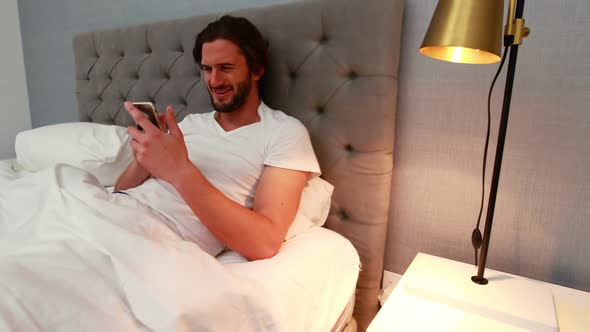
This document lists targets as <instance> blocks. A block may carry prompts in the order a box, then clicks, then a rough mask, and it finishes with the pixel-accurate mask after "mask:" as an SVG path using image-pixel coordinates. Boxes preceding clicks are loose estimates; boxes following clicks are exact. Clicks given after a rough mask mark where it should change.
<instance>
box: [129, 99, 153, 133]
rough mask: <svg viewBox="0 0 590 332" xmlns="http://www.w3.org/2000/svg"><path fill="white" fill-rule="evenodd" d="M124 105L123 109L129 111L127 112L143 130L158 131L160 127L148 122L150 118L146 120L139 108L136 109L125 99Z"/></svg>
mask: <svg viewBox="0 0 590 332" xmlns="http://www.w3.org/2000/svg"><path fill="white" fill-rule="evenodd" d="M124 105H125V109H126V110H127V112H129V114H131V117H132V118H133V120H134V121H135V123H137V124H138V125H140V126H141V128H143V130H144V131H146V132H154V131H160V128H156V126H154V125H153V124H152V123H151V122H150V120H148V118H146V117H145V116H144V115H143V113H141V111H140V110H138V109H137V108H136V107H135V106H133V104H132V103H131V102H129V101H126V102H125V104H124Z"/></svg>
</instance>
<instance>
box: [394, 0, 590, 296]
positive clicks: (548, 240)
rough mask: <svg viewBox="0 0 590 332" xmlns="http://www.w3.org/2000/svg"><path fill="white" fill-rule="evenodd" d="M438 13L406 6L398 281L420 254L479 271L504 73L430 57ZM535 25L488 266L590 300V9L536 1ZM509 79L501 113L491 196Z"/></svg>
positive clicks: (579, 0)
mask: <svg viewBox="0 0 590 332" xmlns="http://www.w3.org/2000/svg"><path fill="white" fill-rule="evenodd" d="M435 5H436V1H435V0H428V1H424V0H407V1H406V11H405V19H404V39H403V42H402V43H403V51H402V58H401V67H400V82H401V86H400V91H399V110H398V114H397V120H396V121H397V122H396V148H395V149H396V150H395V166H394V167H395V171H394V178H393V186H392V206H391V210H390V223H389V229H388V242H387V250H386V257H385V259H386V260H385V269H386V270H390V271H393V272H396V273H403V272H404V271H405V269H406V268H407V267H408V265H409V263H410V262H411V260H412V259H413V257H414V256H415V255H416V253H417V252H425V253H429V254H434V255H438V256H443V257H447V258H451V259H456V260H460V261H463V262H469V263H472V262H473V261H474V253H473V249H472V248H471V242H470V238H471V232H472V230H473V228H474V224H475V221H476V219H477V213H478V210H479V202H480V201H479V200H480V195H481V162H482V155H483V152H482V151H483V143H484V135H485V125H486V108H485V107H486V98H487V92H488V88H489V84H490V83H491V80H492V78H493V74H494V73H495V71H496V69H497V65H458V64H451V63H445V62H441V61H437V60H432V59H429V58H427V57H424V56H422V55H420V54H419V53H418V48H419V46H420V43H421V42H422V38H423V37H424V34H425V32H426V29H427V27H428V22H429V21H430V18H431V16H432V13H433V12H434V8H435ZM524 17H525V19H526V22H527V25H528V26H530V27H531V29H532V33H531V36H529V37H528V38H526V39H525V40H524V43H523V45H522V46H521V47H520V50H519V53H518V54H519V56H518V64H517V70H516V81H515V85H514V94H513V98H512V109H511V114H510V119H509V125H508V135H507V141H506V146H505V153H504V162H503V167H502V173H501V179H500V189H499V192H498V199H497V204H496V210H495V220H494V227H493V231H492V236H491V245H490V252H489V256H488V267H490V268H494V269H498V270H501V271H506V272H510V273H516V274H520V275H524V276H527V277H532V278H536V279H540V280H543V281H549V282H553V283H557V284H561V285H565V286H570V287H574V288H578V289H582V290H586V291H590V260H589V259H588V252H590V241H589V240H588V239H589V238H590V204H589V203H588V202H589V201H590V172H589V171H588V170H589V169H590V137H589V136H590V109H589V106H588V105H590V93H589V91H590V34H588V33H587V32H586V31H588V30H590V2H588V1H587V0H567V1H566V0H560V1H556V0H537V1H527V3H526V4H525V10H524ZM505 69H506V68H505ZM504 72H505V70H504ZM503 76H504V75H502V78H501V79H500V81H499V82H498V83H497V85H496V90H495V95H494V96H495V97H494V99H493V104H492V122H493V124H492V136H491V141H492V144H491V146H490V151H491V152H490V155H491V157H490V158H489V159H488V165H489V166H490V167H489V168H488V173H487V179H488V181H487V183H488V186H489V179H490V178H491V170H492V168H491V165H492V164H493V156H494V152H495V141H496V137H497V124H498V121H499V114H500V110H501V97H502V95H503V91H504V78H503ZM486 192H487V190H486ZM486 196H487V194H486ZM484 215H485V211H484ZM483 224H484V221H482V224H481V229H482V231H483Z"/></svg>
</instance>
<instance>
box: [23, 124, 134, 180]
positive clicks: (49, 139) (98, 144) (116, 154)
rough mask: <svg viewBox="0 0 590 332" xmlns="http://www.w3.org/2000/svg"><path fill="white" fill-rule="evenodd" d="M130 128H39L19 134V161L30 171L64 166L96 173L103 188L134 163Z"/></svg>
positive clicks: (95, 126)
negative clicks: (129, 133)
mask: <svg viewBox="0 0 590 332" xmlns="http://www.w3.org/2000/svg"><path fill="white" fill-rule="evenodd" d="M128 145H129V137H128V135H127V128H125V127H121V126H114V125H103V124H97V123H90V122H72V123H62V124H56V125H50V126H45V127H39V128H35V129H31V130H26V131H23V132H20V133H19V134H17V135H16V140H15V144H14V148H15V150H16V158H17V162H18V163H19V164H20V166H21V167H22V168H23V169H25V170H27V171H31V172H36V171H39V170H42V169H44V168H47V167H50V166H52V165H54V164H57V163H65V164H70V165H73V166H76V167H78V168H81V169H83V170H85V171H88V172H90V173H92V174H94V175H95V176H96V177H97V178H98V180H99V181H100V183H101V184H102V185H103V186H105V187H106V186H112V185H114V184H115V182H116V180H117V178H118V177H119V175H120V174H121V173H122V172H123V171H124V170H125V168H127V166H128V165H129V163H130V162H131V161H132V160H133V152H132V151H131V149H128V148H127V147H128Z"/></svg>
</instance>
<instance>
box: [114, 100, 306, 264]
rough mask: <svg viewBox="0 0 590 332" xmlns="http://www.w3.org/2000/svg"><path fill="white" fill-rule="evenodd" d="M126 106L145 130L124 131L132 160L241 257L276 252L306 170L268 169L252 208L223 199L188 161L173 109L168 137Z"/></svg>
mask: <svg viewBox="0 0 590 332" xmlns="http://www.w3.org/2000/svg"><path fill="white" fill-rule="evenodd" d="M125 107H126V108H127V110H128V111H129V113H130V114H131V116H132V117H133V119H134V120H135V122H136V123H137V124H139V125H140V126H141V127H142V128H143V129H144V131H142V132H140V131H139V130H138V129H137V128H135V127H129V128H128V132H129V136H130V137H131V138H132V140H131V148H132V149H133V154H134V156H135V160H136V161H137V162H138V163H139V164H140V165H141V166H142V167H143V168H144V169H146V170H147V172H149V174H151V175H152V176H154V177H157V178H159V179H162V180H164V181H166V182H168V183H170V184H172V185H173V186H174V188H176V190H177V191H178V193H179V194H180V195H181V196H182V198H183V199H184V200H185V202H186V203H187V204H188V205H189V206H190V208H191V209H192V210H193V212H194V213H195V215H196V216H197V217H199V219H200V220H201V222H203V223H204V224H205V225H206V226H207V228H208V229H209V230H210V231H211V233H213V235H215V236H216V237H217V238H218V239H219V240H220V241H221V242H223V243H225V245H227V246H228V247H230V248H232V249H233V250H235V251H237V252H238V253H240V254H241V255H242V256H244V257H246V258H248V259H252V260H255V259H263V258H269V257H272V256H274V255H275V254H276V253H277V251H278V250H279V248H280V247H281V244H282V243H283V240H284V239H285V235H286V234H287V231H288V229H289V226H290V225H291V223H292V221H293V219H294V218H295V214H296V213H297V209H298V208H299V201H300V200H301V193H302V192H303V187H304V186H305V183H306V182H307V179H308V176H309V174H308V173H307V172H302V171H295V170H288V169H284V168H277V167H271V166H266V167H265V169H264V170H263V172H262V176H261V178H260V181H259V182H258V187H257V189H256V196H255V197H254V207H253V209H252V210H250V209H248V208H246V207H244V206H242V205H240V204H238V203H236V202H234V201H232V200H231V199H229V198H228V197H226V196H225V195H224V194H223V193H222V192H221V191H219V190H218V189H217V188H215V187H214V186H213V185H212V184H211V183H210V182H209V181H208V180H207V179H206V178H205V176H203V174H202V173H201V171H200V170H199V169H198V168H197V167H196V166H195V165H194V164H193V163H192V162H191V161H190V159H189V157H188V151H187V149H186V144H185V142H184V137H183V135H182V131H181V130H180V128H179V127H178V123H177V122H176V117H175V115H174V112H173V110H172V107H170V106H169V107H168V108H167V110H166V122H167V125H168V128H169V129H170V130H169V133H168V134H166V133H165V132H163V131H161V130H160V129H158V128H157V127H155V126H154V125H153V124H152V123H150V122H149V120H147V118H145V117H144V116H142V115H141V113H139V111H138V110H137V109H135V108H134V107H133V105H131V104H129V103H125ZM171 170H174V171H171Z"/></svg>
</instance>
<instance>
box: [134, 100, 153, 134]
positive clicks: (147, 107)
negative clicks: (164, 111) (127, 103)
mask: <svg viewBox="0 0 590 332" xmlns="http://www.w3.org/2000/svg"><path fill="white" fill-rule="evenodd" d="M132 104H133V106H135V108H137V109H138V110H140V111H141V113H142V114H143V115H144V116H145V117H146V118H148V120H150V122H151V123H152V124H153V125H154V126H156V127H158V128H160V121H159V120H158V112H157V111H156V106H155V105H154V104H153V103H150V102H136V103H132ZM137 129H139V130H143V128H141V126H140V125H137Z"/></svg>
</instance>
